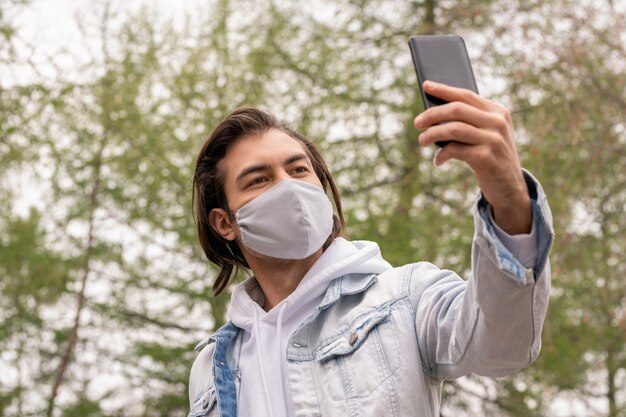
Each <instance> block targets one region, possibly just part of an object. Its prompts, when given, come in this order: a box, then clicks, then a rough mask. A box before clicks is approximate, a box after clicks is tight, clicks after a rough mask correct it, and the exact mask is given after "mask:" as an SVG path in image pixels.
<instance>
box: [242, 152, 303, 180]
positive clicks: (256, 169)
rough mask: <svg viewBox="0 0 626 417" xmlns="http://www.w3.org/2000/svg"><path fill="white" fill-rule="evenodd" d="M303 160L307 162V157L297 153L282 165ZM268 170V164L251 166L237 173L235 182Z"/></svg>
mask: <svg viewBox="0 0 626 417" xmlns="http://www.w3.org/2000/svg"><path fill="white" fill-rule="evenodd" d="M304 159H306V160H308V159H309V157H308V156H307V155H306V154H304V153H297V154H295V155H291V156H290V157H289V158H287V159H285V160H284V161H283V165H289V164H293V163H294V162H296V161H301V160H304ZM269 168H270V165H269V164H257V165H251V166H249V167H247V168H245V169H244V170H243V171H241V172H240V173H239V175H237V179H236V180H235V181H239V180H241V179H242V178H244V177H246V176H248V175H250V174H253V173H255V172H260V171H265V170H268V169H269Z"/></svg>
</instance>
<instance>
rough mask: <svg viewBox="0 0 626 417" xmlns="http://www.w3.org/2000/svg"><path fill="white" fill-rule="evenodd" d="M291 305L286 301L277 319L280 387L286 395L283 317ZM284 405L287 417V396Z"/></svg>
mask: <svg viewBox="0 0 626 417" xmlns="http://www.w3.org/2000/svg"><path fill="white" fill-rule="evenodd" d="M288 304H289V301H284V302H283V305H282V306H281V307H280V310H279V311H278V317H277V319H276V337H277V338H278V340H280V350H279V352H278V363H279V364H280V370H279V371H280V372H279V377H280V386H281V387H283V390H284V392H285V393H287V392H288V390H287V389H286V388H287V387H285V369H283V366H282V364H283V363H284V361H283V358H285V356H286V354H287V351H286V349H283V346H282V341H283V315H284V313H285V310H287V305H288ZM282 403H283V404H282V405H283V415H284V416H285V417H287V416H288V415H289V414H288V411H287V395H283V401H282Z"/></svg>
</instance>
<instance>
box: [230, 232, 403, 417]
mask: <svg viewBox="0 0 626 417" xmlns="http://www.w3.org/2000/svg"><path fill="white" fill-rule="evenodd" d="M390 268H391V265H390V264H389V263H388V262H387V261H385V260H384V259H383V258H382V256H381V254H380V249H379V247H378V245H377V244H375V243H373V242H364V241H356V242H349V241H347V240H345V239H343V238H337V239H335V240H334V241H333V243H332V244H331V245H330V246H329V247H328V248H327V249H326V250H325V251H324V253H323V254H322V255H321V256H320V257H319V259H318V260H317V261H316V262H315V263H314V264H313V266H311V268H310V269H309V271H308V272H307V273H306V274H305V276H304V277H303V278H302V280H301V281H300V284H299V285H298V287H297V288H296V289H295V290H294V291H293V292H292V293H291V294H290V295H289V296H288V297H287V298H285V299H284V300H283V301H281V302H280V303H278V304H277V305H276V306H275V307H274V308H272V309H271V310H270V311H268V312H266V311H264V310H263V308H262V305H263V302H264V296H263V291H261V287H260V286H259V284H258V282H257V280H256V278H254V277H251V278H249V279H247V280H246V281H244V282H242V283H241V284H239V285H238V286H237V287H235V290H234V291H233V295H232V299H231V304H230V306H229V307H228V317H229V318H230V320H231V321H232V323H233V324H234V325H235V326H237V327H239V328H241V329H243V336H242V342H241V349H240V350H239V369H240V370H241V382H240V390H239V397H238V398H239V399H240V400H239V401H238V403H237V407H238V413H237V414H238V415H242V416H252V415H254V416H255V417H288V416H291V415H293V410H292V406H291V394H290V392H289V386H288V384H287V383H286V379H287V376H286V375H287V355H286V351H287V344H288V342H289V338H290V337H291V335H292V334H293V333H294V332H295V331H296V329H297V328H298V327H299V326H300V324H301V323H302V322H304V321H305V320H306V319H307V318H308V317H309V316H311V314H313V312H314V311H315V309H316V308H317V307H318V306H319V304H320V303H321V302H322V300H323V298H324V294H326V290H327V289H328V286H329V285H330V283H331V281H333V280H334V279H336V278H339V277H341V276H342V275H346V274H367V275H370V274H380V273H382V272H384V271H386V270H388V269H390Z"/></svg>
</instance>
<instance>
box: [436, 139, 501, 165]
mask: <svg viewBox="0 0 626 417" xmlns="http://www.w3.org/2000/svg"><path fill="white" fill-rule="evenodd" d="M451 159H457V160H459V161H463V162H465V163H467V164H468V165H469V166H470V168H472V169H473V170H474V171H475V172H478V170H480V171H485V170H491V169H493V166H494V165H493V164H494V162H495V160H494V158H493V155H492V154H491V152H490V151H489V148H488V147H487V146H482V145H466V144H463V143H457V142H450V143H449V144H448V145H446V146H445V147H443V148H441V149H440V150H439V152H437V153H436V154H435V160H434V161H433V162H434V164H435V166H441V165H442V164H443V163H445V162H446V161H449V160H451Z"/></svg>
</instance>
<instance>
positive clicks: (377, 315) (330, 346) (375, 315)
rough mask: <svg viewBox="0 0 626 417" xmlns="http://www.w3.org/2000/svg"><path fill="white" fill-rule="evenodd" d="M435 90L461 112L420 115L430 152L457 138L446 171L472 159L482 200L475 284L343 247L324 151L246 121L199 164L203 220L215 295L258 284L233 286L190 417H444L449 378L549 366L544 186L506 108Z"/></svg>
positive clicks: (262, 115) (243, 113) (268, 121)
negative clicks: (542, 361) (530, 168)
mask: <svg viewBox="0 0 626 417" xmlns="http://www.w3.org/2000/svg"><path fill="white" fill-rule="evenodd" d="M424 88H425V90H426V92H428V93H429V94H431V95H433V96H437V97H440V98H442V99H444V100H446V101H448V102H450V103H449V104H445V105H442V106H438V107H435V108H431V109H429V110H427V111H425V112H424V113H422V114H421V115H420V116H418V117H417V118H416V119H415V123H414V124H415V127H416V128H418V129H425V130H424V131H423V132H422V134H421V135H420V136H419V141H420V144H421V145H422V146H429V145H431V144H433V143H434V142H436V141H439V140H448V139H451V138H452V139H454V142H452V143H450V144H448V145H447V146H445V147H444V148H443V149H441V150H440V151H439V152H438V153H437V154H436V157H435V164H436V165H441V164H442V163H444V162H446V161H447V160H449V159H457V160H460V161H464V162H465V163H467V164H468V165H469V166H470V167H471V168H472V169H473V171H474V173H475V175H476V178H477V180H478V184H479V186H480V189H481V192H482V195H481V197H480V199H479V201H478V203H477V207H476V212H475V229H476V230H475V237H474V242H473V245H472V269H473V270H472V276H471V278H470V280H469V281H467V282H465V281H463V280H462V279H461V278H459V277H458V276H457V275H455V274H454V273H453V272H450V271H445V270H439V269H438V268H437V267H435V266H433V265H431V264H428V263H416V264H411V265H406V266H403V267H400V268H392V267H391V265H389V264H388V263H387V262H386V261H384V260H383V258H382V257H381V255H380V251H379V249H378V246H377V245H376V244H375V243H372V242H350V241H347V240H345V239H343V238H341V237H340V233H341V229H342V227H343V216H342V212H341V202H340V199H339V194H338V191H337V188H336V187H335V184H334V182H333V179H332V177H331V176H330V173H329V171H328V169H327V167H326V164H325V163H324V160H323V159H322V157H321V155H320V154H319V152H318V151H317V150H316V148H315V147H314V145H313V144H312V143H311V142H309V141H308V140H307V139H306V138H304V137H302V136H301V135H299V134H298V133H297V132H295V131H293V130H291V129H290V128H288V127H286V126H285V125H283V124H281V123H280V122H278V121H277V120H276V119H275V118H274V117H273V116H271V115H270V114H268V113H266V112H263V111H260V110H257V109H253V108H245V109H240V110H237V111H235V112H234V113H232V114H230V115H229V116H228V117H226V118H225V119H224V120H223V121H222V122H221V123H220V124H219V125H218V126H217V127H216V128H215V130H214V131H213V132H212V134H211V135H210V137H209V138H208V140H207V141H206V143H205V144H204V147H203V149H202V150H201V152H200V154H199V156H198V160H197V166H196V171H195V175H194V210H195V215H196V221H197V226H198V233H199V236H200V242H201V244H202V247H203V249H204V251H205V253H206V255H207V257H208V259H209V260H211V261H212V262H214V263H215V264H216V265H218V266H219V267H220V268H221V270H220V273H219V275H218V277H217V280H216V282H215V286H214V292H215V293H216V294H219V293H220V292H221V291H222V290H223V289H224V288H225V287H226V286H227V285H228V283H229V282H230V279H231V277H232V276H233V275H234V274H235V273H236V272H237V270H238V269H239V268H244V269H246V270H251V272H252V274H253V275H252V276H251V277H250V278H248V279H247V280H246V281H244V282H243V283H241V284H239V285H237V286H236V287H235V288H234V291H233V294H232V299H231V304H230V306H229V309H228V317H229V319H230V322H229V323H228V324H226V325H225V326H224V327H222V328H221V329H219V330H218V331H217V332H216V333H215V334H214V335H213V336H211V337H209V338H207V339H205V340H204V341H202V342H201V343H200V344H199V345H198V347H197V350H200V354H199V355H198V357H197V359H196V361H195V363H194V365H193V367H192V370H191V379H190V387H189V399H190V406H191V412H190V414H189V415H190V416H236V415H239V416H242V417H249V416H268V417H277V416H383V415H384V416H402V417H405V416H432V417H434V416H438V415H439V405H440V395H441V384H442V381H443V380H444V379H446V378H457V377H459V376H461V375H465V374H467V373H470V372H474V373H478V374H481V375H487V376H504V375H508V374H510V373H512V372H515V371H516V370H518V369H520V368H523V367H525V366H528V365H529V364H530V363H531V362H532V361H533V360H534V359H535V358H536V357H537V355H538V353H539V348H540V343H541V342H540V334H541V327H542V324H543V320H544V317H545V312H546V308H547V302H548V293H549V288H550V272H549V265H548V261H547V255H548V251H549V249H550V246H551V244H552V239H553V231H552V226H551V217H550V216H551V215H550V212H549V209H548V206H547V202H546V199H545V196H544V194H543V191H542V190H541V187H540V186H539V184H538V183H537V182H536V180H535V179H533V177H532V176H531V175H530V174H529V173H527V172H525V171H523V170H522V168H521V166H520V162H519V159H518V155H517V151H516V147H515V140H514V133H513V127H512V123H511V118H510V115H509V113H508V112H507V111H506V109H504V108H503V107H502V106H500V105H498V104H496V103H493V102H491V101H489V100H487V99H485V98H483V97H480V96H478V95H476V94H474V93H472V92H470V91H467V90H462V89H457V88H453V87H448V86H445V85H442V84H436V83H432V82H426V83H425V84H424ZM441 122H447V123H441ZM329 189H330V192H331V194H332V198H333V202H334V208H333V204H332V203H331V202H330V200H329V199H328V197H327V195H326V192H327V191H328V190H329ZM333 212H334V214H333Z"/></svg>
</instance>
